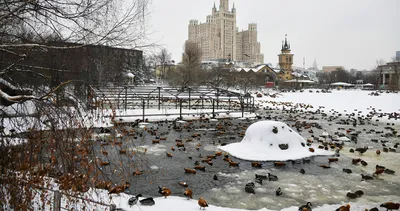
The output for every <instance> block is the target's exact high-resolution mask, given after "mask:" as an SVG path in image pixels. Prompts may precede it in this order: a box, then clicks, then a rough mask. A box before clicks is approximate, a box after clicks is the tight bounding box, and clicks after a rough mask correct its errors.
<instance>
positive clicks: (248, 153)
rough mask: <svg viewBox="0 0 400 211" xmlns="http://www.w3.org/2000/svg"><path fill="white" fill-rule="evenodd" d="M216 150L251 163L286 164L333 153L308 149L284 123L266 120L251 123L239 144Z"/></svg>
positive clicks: (305, 143)
mask: <svg viewBox="0 0 400 211" xmlns="http://www.w3.org/2000/svg"><path fill="white" fill-rule="evenodd" d="M310 148H311V149H310ZM220 149H221V150H223V151H225V152H228V153H229V154H231V155H232V156H234V157H237V158H240V159H243V160H252V161H286V160H296V159H301V158H306V157H310V156H316V155H333V154H334V152H333V151H330V150H324V149H319V148H318V147H314V148H312V147H308V146H307V142H306V140H305V139H304V138H303V137H301V136H300V135H299V134H298V133H297V132H296V131H295V130H293V129H292V128H290V127H289V126H288V125H287V124H285V123H283V122H278V121H268V120H267V121H258V122H256V123H253V124H252V125H250V126H249V127H248V128H247V130H246V133H245V136H244V138H243V140H242V141H241V142H238V143H233V144H229V145H226V146H221V147H220Z"/></svg>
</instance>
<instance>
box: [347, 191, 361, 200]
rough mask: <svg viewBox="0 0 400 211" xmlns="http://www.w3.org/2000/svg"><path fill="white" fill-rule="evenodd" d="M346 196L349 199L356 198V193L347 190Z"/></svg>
mask: <svg viewBox="0 0 400 211" xmlns="http://www.w3.org/2000/svg"><path fill="white" fill-rule="evenodd" d="M346 196H347V197H349V198H350V199H356V198H358V195H357V194H355V193H352V192H347V194H346Z"/></svg>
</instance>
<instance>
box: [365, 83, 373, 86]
mask: <svg viewBox="0 0 400 211" xmlns="http://www.w3.org/2000/svg"><path fill="white" fill-rule="evenodd" d="M363 86H375V85H373V84H370V83H367V84H363Z"/></svg>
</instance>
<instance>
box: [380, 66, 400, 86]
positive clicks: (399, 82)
mask: <svg viewBox="0 0 400 211" xmlns="http://www.w3.org/2000/svg"><path fill="white" fill-rule="evenodd" d="M378 70H379V71H380V72H381V76H380V81H379V88H382V89H393V90H398V89H399V87H400V62H388V63H386V64H385V65H380V66H378Z"/></svg>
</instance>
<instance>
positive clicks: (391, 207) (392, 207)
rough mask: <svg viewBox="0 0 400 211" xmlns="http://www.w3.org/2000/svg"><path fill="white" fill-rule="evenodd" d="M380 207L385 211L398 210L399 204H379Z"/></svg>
mask: <svg viewBox="0 0 400 211" xmlns="http://www.w3.org/2000/svg"><path fill="white" fill-rule="evenodd" d="M380 207H384V208H386V211H388V210H398V209H399V208H400V203H394V202H385V203H383V204H381V205H380Z"/></svg>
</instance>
